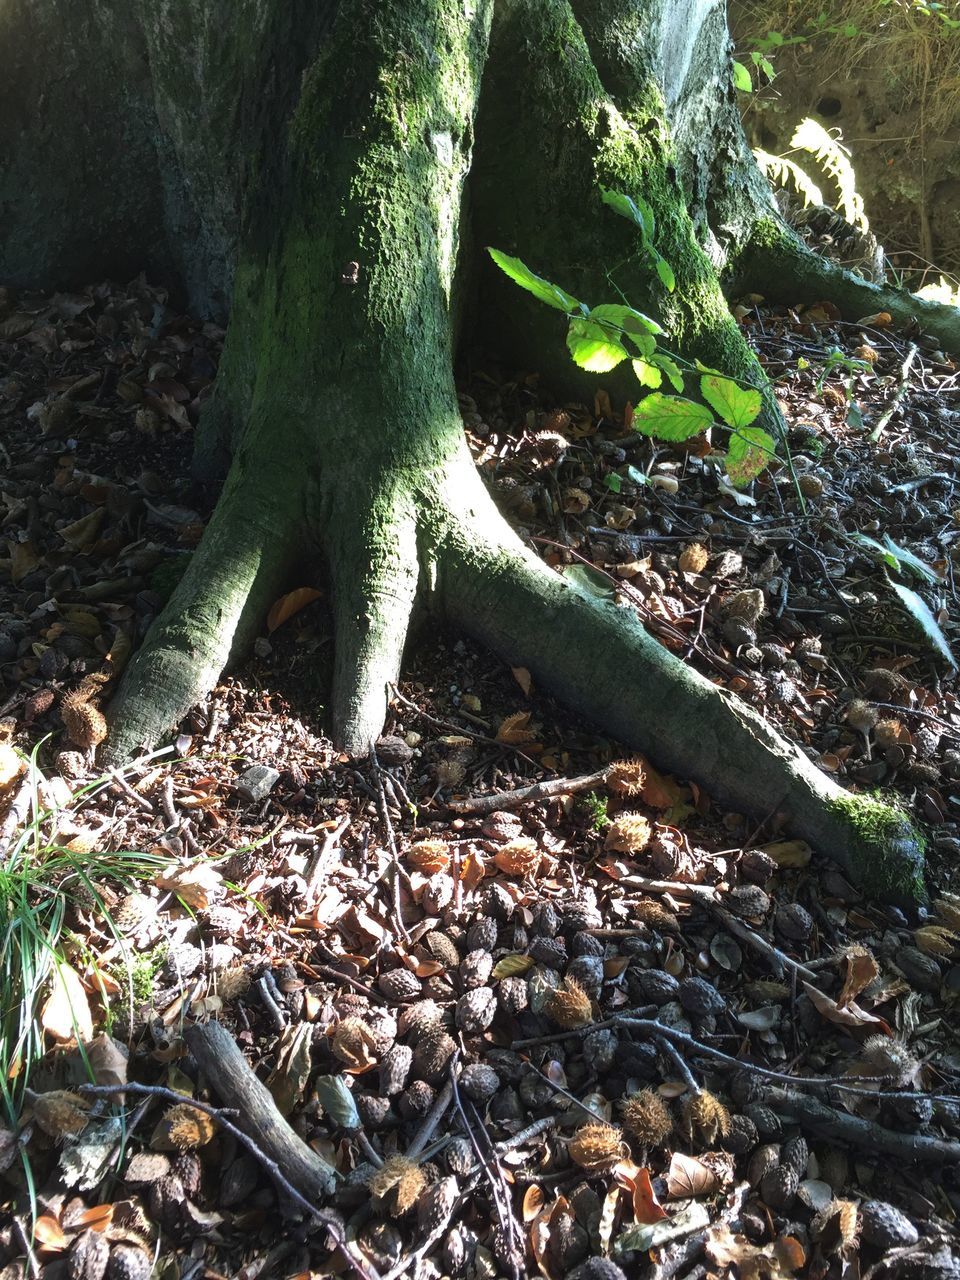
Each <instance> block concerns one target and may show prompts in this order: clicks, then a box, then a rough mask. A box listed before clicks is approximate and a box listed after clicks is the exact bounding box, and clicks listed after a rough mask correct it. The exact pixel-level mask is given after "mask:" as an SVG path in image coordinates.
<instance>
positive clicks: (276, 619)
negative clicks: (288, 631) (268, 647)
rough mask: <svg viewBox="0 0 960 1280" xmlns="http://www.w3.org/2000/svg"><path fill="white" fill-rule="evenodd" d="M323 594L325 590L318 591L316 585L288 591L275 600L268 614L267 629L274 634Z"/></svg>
mask: <svg viewBox="0 0 960 1280" xmlns="http://www.w3.org/2000/svg"><path fill="white" fill-rule="evenodd" d="M322 595H323V592H322V591H318V590H317V589H316V587H297V589H296V590H295V591H288V592H287V594H286V595H285V596H281V597H280V599H279V600H277V601H275V602H274V604H273V605H272V607H271V609H270V612H269V613H268V614H267V630H268V631H269V632H270V633H271V634H272V633H273V632H274V631H276V630H277V628H278V627H282V626H283V624H284V623H285V622H287V621H289V619H290V618H292V617H293V616H294V614H296V613H299V612H300V610H301V609H305V608H306V607H307V605H308V604H313V602H314V600H319V599H320V597H321V596H322Z"/></svg>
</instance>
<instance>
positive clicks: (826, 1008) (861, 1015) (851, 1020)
mask: <svg viewBox="0 0 960 1280" xmlns="http://www.w3.org/2000/svg"><path fill="white" fill-rule="evenodd" d="M803 989H804V991H805V992H806V993H807V995H808V996H809V997H810V999H811V1001H812V1003H813V1005H814V1007H815V1008H816V1010H817V1012H818V1013H819V1014H820V1015H821V1017H824V1018H826V1020H827V1021H828V1022H832V1023H834V1025H835V1026H838V1027H868V1026H875V1027H879V1028H880V1029H881V1030H882V1031H884V1032H885V1033H886V1034H887V1035H888V1036H892V1035H893V1031H892V1030H891V1029H890V1024H889V1023H887V1022H885V1021H884V1020H883V1018H878V1017H877V1016H876V1014H873V1013H867V1011H866V1009H861V1008H860V1006H859V1005H858V1004H857V1003H856V1002H855V1001H853V1000H851V1001H850V1002H849V1004H847V1005H845V1006H844V1008H842V1009H841V1007H840V1006H839V1004H838V1003H837V1002H836V1000H831V999H830V997H829V996H828V995H824V993H823V992H822V991H818V990H817V988H816V987H812V986H811V985H810V983H809V982H805V983H804V984H803Z"/></svg>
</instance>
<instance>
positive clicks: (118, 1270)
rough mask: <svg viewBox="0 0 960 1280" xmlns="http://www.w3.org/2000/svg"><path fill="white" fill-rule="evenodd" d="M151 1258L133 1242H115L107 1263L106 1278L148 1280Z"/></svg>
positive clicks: (150, 1270)
mask: <svg viewBox="0 0 960 1280" xmlns="http://www.w3.org/2000/svg"><path fill="white" fill-rule="evenodd" d="M152 1271H153V1258H152V1257H151V1255H150V1254H149V1253H147V1252H146V1250H145V1249H140V1248H139V1247H138V1246H137V1245H134V1244H115V1245H114V1246H113V1248H112V1249H111V1250H110V1261H109V1262H108V1263H107V1280H148V1277H149V1275H150V1273H151V1272H152Z"/></svg>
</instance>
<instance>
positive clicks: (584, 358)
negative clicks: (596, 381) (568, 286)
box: [567, 316, 629, 373]
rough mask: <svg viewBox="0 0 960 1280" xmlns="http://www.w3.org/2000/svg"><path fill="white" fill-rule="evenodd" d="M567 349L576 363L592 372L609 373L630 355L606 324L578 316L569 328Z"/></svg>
mask: <svg viewBox="0 0 960 1280" xmlns="http://www.w3.org/2000/svg"><path fill="white" fill-rule="evenodd" d="M567 350H568V351H569V352H570V354H571V356H573V360H574V363H575V364H578V365H579V366H580V368H581V369H588V370H589V371H590V372H591V373H607V372H608V371H609V370H610V369H615V368H616V367H617V365H618V364H620V363H621V362H622V361H623V360H626V359H627V358H628V357H629V352H628V351H627V349H626V347H624V346H623V345H622V344H621V343H620V342H618V341H617V338H616V336H615V334H614V332H613V331H612V330H610V329H609V328H607V326H606V325H602V324H597V323H596V321H594V320H586V319H583V318H581V317H579V316H578V317H576V318H574V319H573V320H571V321H570V327H569V329H568V330H567Z"/></svg>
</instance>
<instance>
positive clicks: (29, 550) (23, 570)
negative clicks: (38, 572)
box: [7, 540, 40, 587]
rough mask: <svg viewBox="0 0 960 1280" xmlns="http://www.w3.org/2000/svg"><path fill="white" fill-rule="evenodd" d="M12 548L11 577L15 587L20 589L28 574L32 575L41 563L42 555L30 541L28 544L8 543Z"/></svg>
mask: <svg viewBox="0 0 960 1280" xmlns="http://www.w3.org/2000/svg"><path fill="white" fill-rule="evenodd" d="M7 546H8V547H9V548H10V577H11V579H12V581H13V585H14V586H15V587H19V585H20V583H21V582H22V581H23V580H24V578H25V577H26V576H27V574H28V573H32V572H33V571H34V569H36V567H37V566H38V565H39V563H40V553H39V552H38V551H37V549H36V547H35V546H34V545H33V543H32V542H30V541H29V540H28V541H27V542H12V541H8V542H7Z"/></svg>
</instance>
